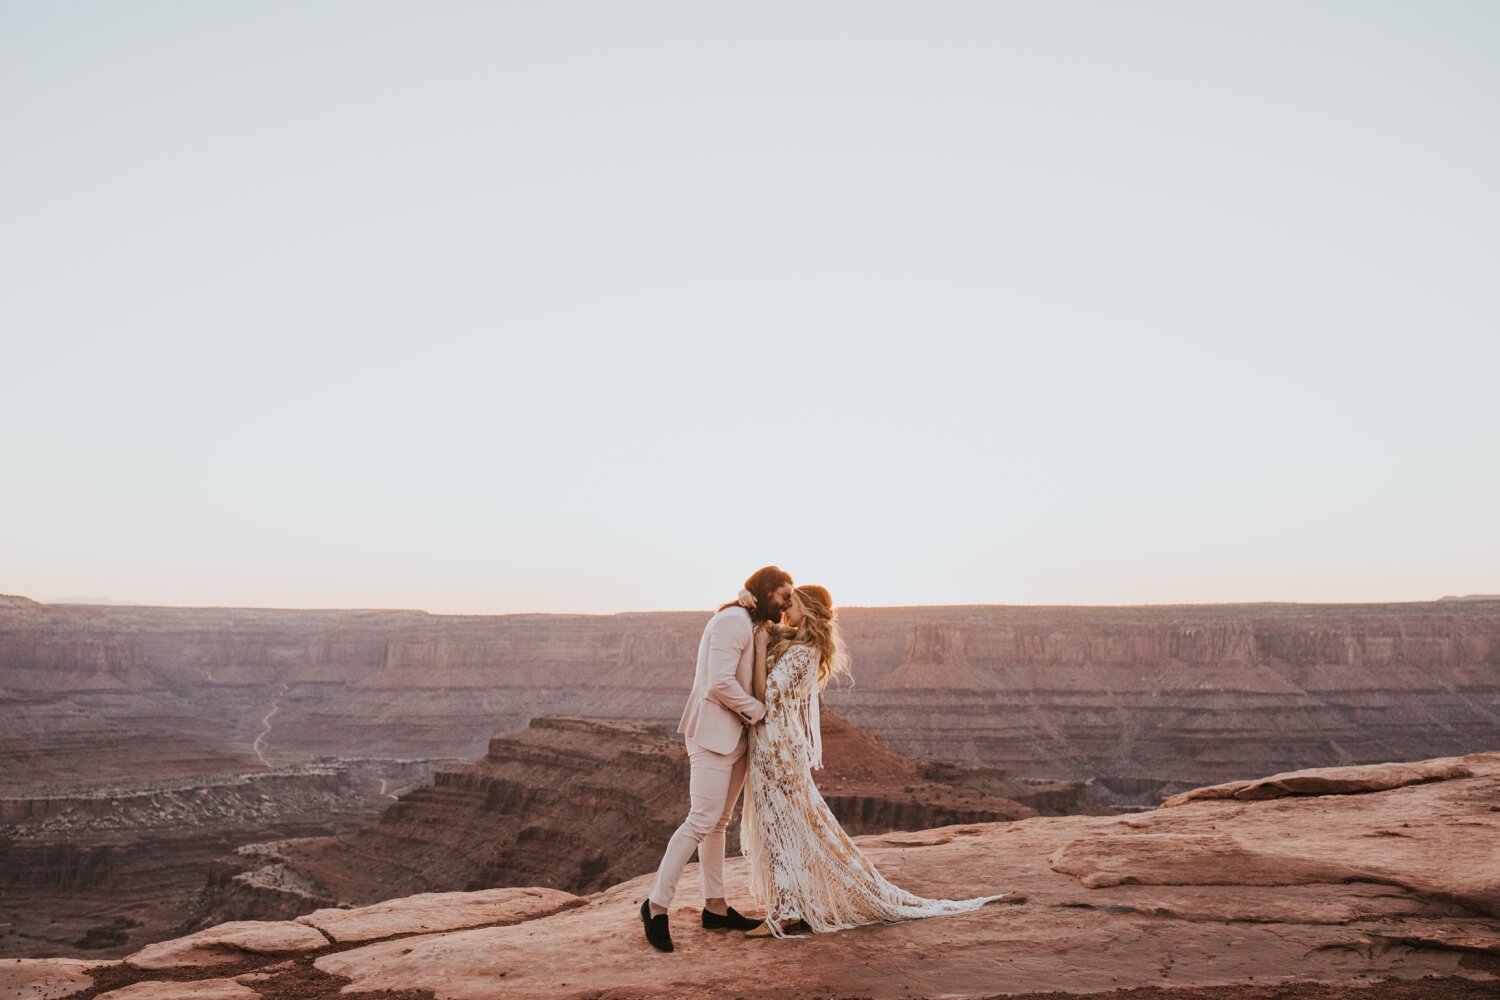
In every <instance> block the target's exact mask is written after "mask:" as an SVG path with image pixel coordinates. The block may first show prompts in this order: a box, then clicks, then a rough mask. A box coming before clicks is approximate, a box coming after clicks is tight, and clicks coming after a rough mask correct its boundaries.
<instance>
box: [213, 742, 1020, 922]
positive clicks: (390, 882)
mask: <svg viewBox="0 0 1500 1000" xmlns="http://www.w3.org/2000/svg"><path fill="white" fill-rule="evenodd" d="M823 734H824V735H823V738H824V760H825V767H824V768H823V769H822V770H821V771H819V772H818V780H819V785H820V787H821V788H822V790H823V792H824V795H825V797H826V798H827V800H828V802H829V805H830V807H831V808H832V809H833V810H834V812H835V814H836V815H838V817H839V819H840V821H841V822H842V823H844V825H845V827H846V828H847V829H849V830H850V831H851V832H854V833H863V832H871V831H882V830H893V829H923V828H927V827H933V826H940V825H946V824H951V823H966V822H987V821H993V820H1001V819H1019V818H1022V817H1026V816H1032V815H1035V814H1036V811H1035V810H1033V809H1032V808H1030V807H1029V806H1025V805H1022V804H1020V803H1017V802H1015V801H1012V800H1010V799H1008V798H1004V797H1001V796H1000V795H997V794H996V793H995V792H996V791H997V790H998V789H997V788H995V787H993V786H995V785H996V784H997V781H998V779H996V778H994V777H993V776H987V780H988V782H989V784H990V786H992V787H989V788H982V787H970V786H967V785H965V784H963V783H962V782H961V780H959V779H962V778H963V777H964V772H963V771H962V770H961V769H952V771H953V777H954V779H955V780H954V781H953V782H951V783H942V782H938V781H933V780H929V779H928V778H927V777H925V776H924V774H923V771H924V766H923V763H922V762H919V761H913V760H911V759H910V758H907V757H905V756H903V755H901V754H899V753H896V752H894V751H892V750H891V749H889V748H888V747H885V746H883V745H882V744H881V743H880V742H879V741H878V740H876V739H875V738H874V737H873V736H872V735H870V734H869V733H867V732H864V731H862V730H860V729H859V728H858V727H857V726H853V725H850V724H849V723H847V722H845V721H844V720H843V719H841V718H839V717H838V716H837V715H836V714H834V713H832V712H828V713H824V716H823ZM687 779H688V766H687V757H686V755H685V753H684V752H683V749H682V746H681V744H680V743H678V742H676V741H674V740H672V739H669V738H668V736H667V733H666V732H665V730H664V729H663V728H662V727H659V726H653V725H647V724H641V723H625V722H609V721H599V720H588V719H567V718H562V719H551V718H549V719H537V720H534V721H533V722H532V724H531V726H530V727H529V728H528V729H527V730H526V731H525V732H523V733H521V734H519V735H517V736H511V737H497V738H496V739H493V740H491V741H490V749H489V753H487V754H486V755H485V756H484V757H483V758H482V759H480V760H479V761H477V762H476V763H474V764H473V765H471V766H469V767H467V768H464V769H462V770H458V771H442V772H439V773H437V774H436V775H435V776H434V780H433V783H432V784H431V785H430V786H426V787H422V788H418V789H415V790H413V791H411V792H408V793H407V794H405V795H403V796H402V797H401V800H400V801H399V802H397V803H395V804H394V805H392V806H390V807H389V808H388V809H386V810H385V812H384V813H382V814H381V817H380V819H379V821H378V822H376V823H373V824H371V825H369V826H368V827H366V828H365V829H363V830H361V831H360V832H359V833H357V834H354V835H352V836H342V837H325V838H311V839H306V840H292V841H281V842H277V843H273V844H267V845H254V846H248V847H245V848H242V849H241V850H240V851H239V852H237V854H236V856H234V857H233V858H226V859H222V860H221V861H220V862H219V864H218V865H216V866H215V871H214V873H213V875H212V877H211V878H210V880H209V885H208V887H207V889H206V890H205V893H204V898H203V901H202V903H201V906H200V908H199V911H198V915H197V917H196V920H195V922H196V923H198V924H204V923H210V922H217V921H222V920H227V919H243V918H250V917H253V918H258V919H265V918H270V917H293V916H296V915H298V914H301V913H306V912H307V911H308V910H309V909H311V908H313V907H314V906H324V907H330V906H338V905H364V904H369V903H373V902H375V901H377V900H382V899H388V898H392V897H401V896H408V895H411V894H413V893H419V892H431V891H446V890H459V889H467V890H475V889H483V888H489V887H497V886H525V885H534V886H548V887H551V888H555V889H561V890H566V891H568V892H591V891H595V890H598V889H602V888H605V887H607V886H610V885H614V884H615V883H617V882H621V881H624V880H625V879H628V878H633V877H634V876H636V875H639V874H641V873H642V872H645V871H650V870H652V869H653V868H654V867H655V866H656V864H657V862H658V861H659V860H660V858H661V851H662V850H663V848H664V846H665V844H666V842H667V840H668V839H669V838H670V837H671V835H672V832H673V830H675V829H676V827H677V825H678V824H679V823H681V822H682V817H683V815H684V814H685V812H686V809H687V802H688V789H687ZM1007 787H1015V788H1020V789H1024V788H1025V787H1026V786H1024V785H1023V784H1021V783H1019V782H1011V783H1009V785H1008V786H1007ZM737 842H738V830H737V828H736V827H734V826H733V825H732V827H731V830H730V835H729V845H728V849H729V851H730V853H733V852H734V851H735V850H736V849H737Z"/></svg>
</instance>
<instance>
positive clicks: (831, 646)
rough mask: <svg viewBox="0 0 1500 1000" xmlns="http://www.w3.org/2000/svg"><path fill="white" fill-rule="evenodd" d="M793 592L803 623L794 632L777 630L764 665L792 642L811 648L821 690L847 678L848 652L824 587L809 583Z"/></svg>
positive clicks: (785, 649) (831, 601)
mask: <svg viewBox="0 0 1500 1000" xmlns="http://www.w3.org/2000/svg"><path fill="white" fill-rule="evenodd" d="M796 592H797V599H798V600H799V601H801V602H802V616H803V617H802V624H801V625H799V626H797V627H796V628H795V629H790V628H782V627H779V626H778V627H777V629H776V632H775V637H774V638H773V639H772V641H771V647H770V649H769V651H768V652H767V653H766V662H767V663H775V662H776V659H777V657H779V656H780V655H781V654H782V653H784V652H786V651H787V649H788V647H790V646H792V645H793V644H794V643H801V644H802V645H804V646H811V647H812V648H813V650H814V651H815V652H816V653H817V654H818V690H819V691H821V690H823V688H824V687H826V686H827V684H828V682H829V681H830V680H832V679H833V678H835V677H850V673H849V651H848V649H847V648H846V647H845V646H844V637H843V634H842V632H841V631H840V630H839V616H838V612H837V611H835V610H834V608H833V595H831V594H829V593H828V591H827V589H826V588H823V587H819V586H818V585H817V584H811V583H809V584H803V585H802V586H800V587H798V588H796ZM851 681H852V678H851Z"/></svg>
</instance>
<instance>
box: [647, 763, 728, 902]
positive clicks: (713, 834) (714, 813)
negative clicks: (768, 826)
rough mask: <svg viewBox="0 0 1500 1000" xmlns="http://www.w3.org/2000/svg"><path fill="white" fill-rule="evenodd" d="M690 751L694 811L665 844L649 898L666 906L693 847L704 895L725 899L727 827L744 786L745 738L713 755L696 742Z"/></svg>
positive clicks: (690, 776) (674, 892) (690, 782)
mask: <svg viewBox="0 0 1500 1000" xmlns="http://www.w3.org/2000/svg"><path fill="white" fill-rule="evenodd" d="M687 751H688V762H689V763H690V764H691V766H692V770H691V771H690V772H689V777H688V798H689V799H690V800H691V802H692V811H691V812H689V813H688V818H687V819H685V820H683V822H682V825H681V826H679V827H678V828H677V832H676V833H674V834H672V839H671V840H670V841H668V842H667V853H666V854H664V855H662V859H661V867H660V868H658V869H657V870H656V883H655V884H654V885H652V887H651V897H650V898H651V901H652V902H653V903H655V904H657V905H658V906H661V907H663V908H666V907H670V906H671V905H672V896H673V895H674V894H676V892H677V880H678V879H679V878H681V877H682V869H683V868H685V867H687V863H688V861H689V860H691V859H692V857H693V850H694V849H697V851H698V874H699V876H700V878H701V879H702V881H703V898H704V899H722V898H723V896H724V831H725V830H726V829H727V828H728V827H729V817H730V815H731V814H733V812H734V803H735V801H736V800H737V799H739V797H740V789H742V788H743V787H744V786H745V739H744V737H741V738H740V744H739V746H737V747H735V749H734V751H733V752H732V753H714V752H713V751H712V750H709V749H707V748H706V747H701V746H699V745H698V744H696V743H694V742H693V741H692V740H688V741H687Z"/></svg>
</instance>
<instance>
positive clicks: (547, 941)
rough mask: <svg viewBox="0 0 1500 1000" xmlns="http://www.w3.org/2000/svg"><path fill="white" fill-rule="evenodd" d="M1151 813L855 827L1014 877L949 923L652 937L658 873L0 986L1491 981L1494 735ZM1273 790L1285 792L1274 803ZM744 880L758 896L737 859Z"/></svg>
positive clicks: (683, 907)
mask: <svg viewBox="0 0 1500 1000" xmlns="http://www.w3.org/2000/svg"><path fill="white" fill-rule="evenodd" d="M1343 777H1344V778H1345V779H1346V780H1341V776H1340V775H1338V774H1336V773H1332V772H1329V771H1324V772H1323V773H1322V774H1320V775H1318V776H1317V780H1318V781H1319V782H1326V781H1329V780H1334V781H1336V782H1339V784H1338V788H1337V790H1336V791H1328V790H1327V787H1326V786H1324V790H1325V793H1324V794H1305V793H1303V792H1300V791H1299V790H1298V787H1299V785H1303V784H1304V782H1302V781H1301V780H1300V779H1299V778H1298V777H1297V776H1294V775H1283V776H1278V778H1277V781H1276V782H1273V783H1271V785H1270V786H1263V787H1262V788H1261V789H1260V790H1259V791H1258V792H1257V793H1256V794H1257V795H1260V794H1262V793H1264V795H1265V796H1267V797H1254V796H1252V797H1248V798H1234V797H1232V796H1229V797H1226V796H1222V795H1218V794H1214V795H1204V796H1199V797H1195V798H1190V799H1188V800H1186V801H1184V802H1182V803H1181V804H1178V805H1173V806H1170V807H1164V808H1160V809H1157V810H1154V811H1151V812H1144V813H1136V814H1130V815H1125V816H1110V817H1084V816H1071V817H1035V818H1030V819H1024V820H1018V821H1013V822H1008V823H988V824H970V825H961V826H952V827H946V828H943V829H939V830H928V831H920V832H915V833H900V834H885V835H878V836H866V837H863V838H860V843H861V844H862V846H863V847H864V849H865V850H866V851H867V852H868V854H869V855H870V857H871V859H872V860H873V861H874V862H875V863H876V864H877V865H878V866H879V867H880V868H881V869H882V871H884V872H885V873H886V874H887V875H888V876H890V877H891V878H893V879H894V880H895V881H897V882H899V883H901V884H903V885H906V886H907V887H909V888H911V889H914V890H916V891H919V892H922V893H924V894H928V895H940V896H950V897H951V896H964V895H970V894H974V893H978V892H992V891H1000V890H1010V891H1011V892H1013V893H1014V894H1015V896H1014V897H1012V899H1011V900H1009V901H1002V902H1000V903H995V904H991V905H989V906H986V907H984V908H983V909H981V910H978V911H975V912H972V913H967V914H962V915H958V916H952V917H939V918H933V919H928V920H922V921H914V922H908V923H900V924H891V925H875V926H868V927H862V928H856V929H854V930H850V931H844V932H840V933H836V934H824V935H809V936H805V937H802V938H799V939H796V940H789V941H775V940H768V941H750V940H747V939H745V938H743V937H741V936H739V935H733V934H716V933H713V932H709V931H704V930H702V929H701V928H699V927H697V925H696V921H695V920H694V919H692V918H693V917H694V916H695V915H696V907H697V905H698V904H699V902H700V901H699V900H698V899H697V898H696V897H695V896H694V895H693V891H694V883H695V881H696V880H695V879H694V878H693V877H692V876H693V874H694V873H693V872H692V871H691V870H690V871H689V873H688V876H687V877H686V878H685V879H684V883H683V889H682V892H681V894H680V895H679V902H678V905H677V906H676V908H675V909H674V910H673V913H672V916H673V923H674V929H673V933H674V937H675V938H676V941H677V943H678V946H679V950H678V951H677V952H675V953H673V954H669V955H663V954H658V953H656V952H653V951H651V950H650V949H649V948H648V947H647V946H646V945H645V943H644V942H643V941H642V940H641V932H640V925H639V921H638V919H637V918H636V908H637V906H638V904H639V901H640V899H641V898H642V896H643V894H644V892H645V891H646V886H647V883H648V882H649V878H647V877H642V878H638V879H633V880H631V881H629V882H625V883H622V884H620V885H617V886H614V887H612V888H609V889H607V890H604V891H602V892H598V893H595V894H593V895H590V896H573V895H571V894H568V893H563V892H558V891H555V890H540V889H496V890H488V891H486V892H483V893H472V894H456V895H446V896H426V897H411V898H407V899H403V900H395V901H391V902H387V903H382V904H378V905H377V906H374V907H369V908H363V909H355V910H333V911H321V912H318V913H314V914H309V915H307V916H304V917H301V918H298V919H297V920H293V921H264V922H241V923H234V924H226V925H221V926H219V927H215V928H210V929H207V930H205V931H202V932H200V933H198V934H195V935H191V936H189V937H187V938H184V939H178V940H174V941H170V942H163V943H161V944H157V945H151V946H149V947H147V948H144V949H142V950H141V951H139V952H137V953H135V954H134V955H131V956H129V957H127V958H126V959H125V960H124V961H123V962H103V963H78V962H76V961H72V960H64V959H41V960H35V959H28V960H16V959H7V960H4V961H0V995H6V996H13V997H17V998H22V997H24V998H43V997H46V998H64V997H74V998H76V1000H92V998H103V1000H169V998H174V997H185V996H194V997H205V996H212V997H224V998H243V1000H256V998H257V997H260V998H265V1000H292V998H309V1000H310V998H314V997H332V996H336V995H338V991H339V990H340V989H343V990H347V991H349V993H353V994H355V995H358V996H365V997H369V998H372V1000H373V998H375V997H379V998H383V1000H418V998H436V1000H503V998H511V997H515V998H521V997H527V998H530V997H542V996H545V997H580V998H581V997H610V998H646V997H711V996H712V997H718V996H737V997H746V998H762V997H764V998H769V997H773V996H775V997H782V996H788V995H794V996H815V997H867V998H872V1000H896V998H915V997H934V998H935V997H953V998H958V997H998V996H1010V997H1016V996H1026V997H1039V996H1049V995H1050V996H1058V995H1067V996H1075V995H1079V994H1088V995H1091V996H1095V997H1110V998H1116V1000H1127V998H1133V1000H1148V998H1149V1000H1209V998H1212V1000H1231V998H1232V1000H1250V998H1255V1000H1271V998H1277V1000H1322V998H1331V997H1360V998H1365V1000H1396V998H1401V1000H1439V998H1444V1000H1468V998H1475V997H1485V996H1495V995H1497V987H1500V978H1497V976H1500V808H1497V805H1500V753H1481V754H1469V755H1465V756H1462V757H1458V758H1455V759H1449V760H1443V761H1436V762H1432V763H1430V764H1429V765H1428V766H1426V767H1411V766H1409V765H1392V766H1391V767H1390V768H1364V769H1361V770H1360V773H1358V774H1350V775H1347V776H1343ZM1273 794H1274V797H1271V796H1273ZM727 874H728V876H729V889H730V894H731V896H732V897H733V898H735V899H736V901H743V900H744V899H745V895H746V888H745V866H744V862H743V860H741V859H736V860H733V861H732V862H731V863H730V865H729V867H728V873H727Z"/></svg>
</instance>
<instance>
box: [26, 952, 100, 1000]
mask: <svg viewBox="0 0 1500 1000" xmlns="http://www.w3.org/2000/svg"><path fill="white" fill-rule="evenodd" d="M108 964H109V963H108V962H93V961H85V960H83V959H77V958H7V959H0V997H5V998H6V1000H61V998H62V997H69V996H72V995H73V994H74V993H79V992H82V991H83V990H86V989H88V988H89V987H91V986H93V985H94V980H93V979H92V978H91V977H90V976H89V974H88V970H89V969H92V968H96V967H98V966H100V965H108Z"/></svg>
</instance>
